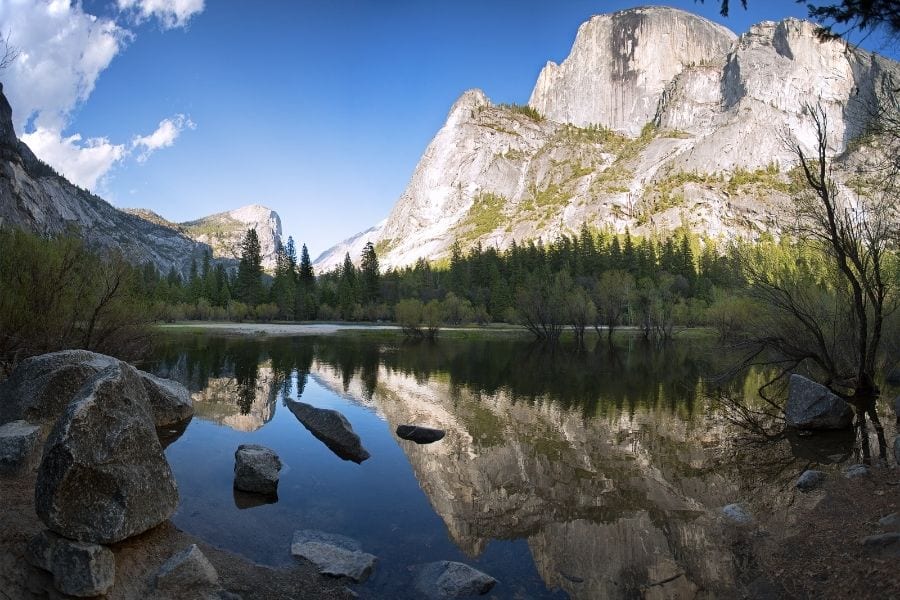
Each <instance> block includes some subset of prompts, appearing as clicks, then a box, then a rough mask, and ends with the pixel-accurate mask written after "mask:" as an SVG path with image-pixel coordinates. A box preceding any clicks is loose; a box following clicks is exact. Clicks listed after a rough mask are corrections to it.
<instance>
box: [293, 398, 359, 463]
mask: <svg viewBox="0 0 900 600" xmlns="http://www.w3.org/2000/svg"><path fill="white" fill-rule="evenodd" d="M287 407H288V409H290V411H291V412H292V413H294V416H295V417H297V420H298V421H300V422H301V423H302V424H303V426H304V427H306V428H307V429H308V430H309V431H310V433H312V434H313V435H314V436H316V438H317V439H318V440H319V441H321V442H322V443H323V444H325V445H326V446H328V448H329V449H330V450H331V451H332V452H334V453H335V454H337V455H338V456H339V457H341V458H342V459H344V460H352V461H353V462H355V463H361V462H363V461H364V460H366V459H367V458H369V456H370V454H369V452H368V451H367V450H366V449H365V448H363V446H362V442H360V440H359V436H358V435H356V432H355V431H353V427H352V426H351V425H350V422H349V421H347V418H346V417H344V415H342V414H341V413H339V412H338V411H336V410H331V409H327V408H316V407H315V406H312V405H310V404H305V403H303V402H295V401H293V400H288V401H287Z"/></svg>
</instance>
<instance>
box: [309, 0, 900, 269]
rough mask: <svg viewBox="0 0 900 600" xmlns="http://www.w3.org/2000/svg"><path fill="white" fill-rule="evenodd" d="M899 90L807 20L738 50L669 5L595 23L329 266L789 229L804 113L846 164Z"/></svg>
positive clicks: (471, 123) (488, 105)
mask: <svg viewBox="0 0 900 600" xmlns="http://www.w3.org/2000/svg"><path fill="white" fill-rule="evenodd" d="M889 79H892V80H893V81H895V82H897V81H900V66H898V64H897V63H895V62H893V61H889V60H887V59H884V58H882V57H879V56H877V55H873V54H870V53H867V52H864V51H862V50H858V49H854V48H848V47H847V46H846V45H845V44H844V43H843V42H841V41H839V40H832V41H822V40H820V39H819V38H818V37H817V36H816V31H815V26H814V25H813V24H811V23H808V22H805V21H800V20H796V19H787V20H785V21H781V22H779V23H775V22H763V23H760V24H758V25H755V26H753V27H751V29H750V31H748V32H747V33H745V34H743V35H741V36H739V37H737V36H735V35H734V34H733V33H731V32H730V31H728V30H727V29H725V28H724V27H721V26H719V25H716V24H714V23H712V22H709V21H707V20H705V19H702V18H700V17H697V16H694V15H691V14H689V13H686V12H683V11H679V10H676V9H671V8H637V9H632V10H627V11H622V12H619V13H615V14H611V15H601V16H597V17H593V18H592V19H591V20H589V21H588V22H587V23H585V24H583V25H582V26H581V28H580V29H579V31H578V34H577V36H576V39H575V43H574V45H573V47H572V50H571V52H570V54H569V56H568V58H566V60H564V61H563V62H562V63H561V64H559V65H556V64H554V63H548V64H547V66H546V67H544V69H543V70H542V71H541V74H540V75H539V77H538V80H537V83H536V85H535V87H534V91H533V92H532V95H531V99H530V102H529V106H528V107H516V106H508V105H495V104H493V103H492V102H491V101H490V100H489V99H488V98H487V97H486V96H485V95H484V93H483V92H481V91H480V90H470V91H467V92H465V93H464V94H463V95H462V97H461V98H460V99H459V100H458V101H457V102H456V103H455V104H454V106H453V107H452V108H451V110H450V113H449V115H448V117H447V121H446V123H445V125H444V126H443V127H442V128H441V130H440V131H439V132H438V133H437V135H436V136H435V138H434V139H433V140H432V141H431V143H430V144H429V145H428V148H427V149H426V151H425V153H424V155H423V156H422V158H421V160H420V161H419V164H418V165H417V167H416V169H415V172H414V173H413V175H412V178H411V179H410V182H409V185H408V187H407V189H406V191H404V193H403V194H402V196H401V197H400V198H399V200H398V201H397V203H396V204H395V205H394V208H393V209H392V211H391V213H390V215H389V216H388V218H387V219H386V220H385V221H384V223H383V224H380V225H379V226H377V227H374V228H372V229H371V230H369V231H368V232H365V233H364V234H359V235H357V236H355V237H354V238H351V239H349V240H347V241H345V242H344V243H342V244H340V245H338V246H336V247H335V248H333V249H331V250H329V251H326V252H325V253H324V254H323V255H322V256H320V257H319V258H318V259H317V261H316V266H317V267H318V269H319V270H320V271H321V270H327V269H329V268H332V267H334V266H336V265H337V264H339V262H340V260H342V259H343V256H344V253H345V252H350V255H351V257H353V258H354V259H357V258H358V257H359V254H360V251H361V250H362V246H363V245H364V244H365V243H366V242H367V241H372V242H373V243H375V244H376V247H377V248H378V249H379V251H380V252H379V258H380V259H381V263H382V265H385V266H400V265H407V264H410V263H412V262H414V261H415V260H417V259H418V258H426V259H437V258H441V257H445V256H447V255H448V253H449V249H450V248H451V247H452V245H453V243H454V242H455V241H457V240H458V241H459V242H460V243H461V245H462V246H463V247H464V248H465V247H470V246H472V245H474V244H475V243H476V242H479V241H480V242H481V243H482V244H483V245H485V246H495V247H498V248H505V247H507V246H509V244H511V243H512V241H513V240H515V241H527V240H535V239H543V240H545V241H547V240H552V239H554V238H556V237H557V236H559V235H561V234H571V233H573V232H577V231H578V230H579V229H580V227H581V225H582V224H583V223H588V224H589V225H591V226H594V227H611V228H612V229H614V230H617V231H620V232H621V231H624V230H625V228H629V229H630V230H631V231H632V232H633V233H638V234H649V233H662V234H664V233H665V232H667V231H671V230H673V229H675V228H677V227H680V226H682V225H688V226H690V227H691V228H692V229H694V230H695V231H698V232H701V233H705V234H708V235H711V236H714V237H723V238H726V239H731V238H734V237H747V238H751V239H752V238H755V237H756V236H757V235H759V234H760V233H762V232H767V231H771V232H776V233H777V232H778V231H779V227H778V223H779V221H780V222H782V223H783V222H785V220H784V216H785V211H786V208H787V206H788V201H789V196H788V187H789V186H788V182H789V176H788V173H789V171H790V170H791V169H792V168H793V166H794V160H793V156H792V154H791V152H790V149H789V147H788V145H787V144H786V143H785V142H784V138H785V137H786V136H787V137H789V138H793V139H796V140H798V141H799V142H800V143H801V144H803V145H806V146H810V145H811V144H812V143H813V141H814V135H813V133H814V132H813V129H812V126H811V124H810V122H809V119H808V118H807V117H806V116H805V105H806V104H807V103H809V102H821V104H822V105H823V106H824V107H825V109H826V111H827V113H828V116H829V121H830V122H829V125H830V131H831V135H832V138H831V145H832V148H833V150H834V154H835V156H836V157H838V159H839V165H840V161H842V160H847V161H852V159H853V157H852V156H849V155H851V154H853V153H854V152H856V153H859V152H864V151H865V148H861V149H860V148H857V149H855V150H853V151H850V150H848V148H851V147H852V145H850V141H851V140H853V139H855V138H857V137H858V136H859V135H860V134H861V133H862V132H863V131H864V129H865V127H866V124H867V113H866V107H867V106H868V105H873V104H877V103H878V101H879V100H878V94H879V90H881V89H882V85H883V83H884V82H885V81H886V80H889ZM895 87H896V86H895ZM838 170H839V171H840V169H838ZM736 175H737V176H736ZM838 175H839V176H840V173H838Z"/></svg>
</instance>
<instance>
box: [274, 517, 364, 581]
mask: <svg viewBox="0 0 900 600" xmlns="http://www.w3.org/2000/svg"><path fill="white" fill-rule="evenodd" d="M291 554H293V555H294V556H297V557H300V558H305V559H306V560H308V561H310V562H311V563H313V564H314V565H316V568H318V570H319V573H322V574H323V575H331V576H332V577H349V578H350V579H352V580H353V581H356V582H361V581H365V580H366V579H368V577H369V575H370V574H371V573H372V569H374V568H375V562H376V561H377V560H378V559H377V558H376V557H375V556H374V555H372V554H369V553H368V552H363V551H362V546H361V545H360V543H359V542H357V541H356V540H354V539H352V538H348V537H346V536H343V535H338V534H336V533H325V532H323V531H316V530H313V529H301V530H299V531H295V532H294V540H293V541H292V542H291Z"/></svg>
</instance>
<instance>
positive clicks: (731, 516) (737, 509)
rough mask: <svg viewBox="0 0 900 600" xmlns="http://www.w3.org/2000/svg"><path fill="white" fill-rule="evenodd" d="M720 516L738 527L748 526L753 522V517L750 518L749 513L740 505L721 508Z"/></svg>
mask: <svg viewBox="0 0 900 600" xmlns="http://www.w3.org/2000/svg"><path fill="white" fill-rule="evenodd" d="M722 514H723V515H725V518H727V519H728V520H729V521H731V522H733V523H737V524H738V525H749V524H750V523H752V522H753V517H752V516H750V513H749V512H748V511H747V509H746V508H744V506H743V505H741V504H729V505H727V506H724V507H722Z"/></svg>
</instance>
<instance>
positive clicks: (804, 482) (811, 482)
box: [797, 469, 825, 492]
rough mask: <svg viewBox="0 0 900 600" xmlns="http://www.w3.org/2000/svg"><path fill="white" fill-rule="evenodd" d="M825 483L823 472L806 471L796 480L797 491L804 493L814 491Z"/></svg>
mask: <svg viewBox="0 0 900 600" xmlns="http://www.w3.org/2000/svg"><path fill="white" fill-rule="evenodd" d="M823 481H825V472H824V471H816V470H814V469H807V470H806V471H803V473H802V474H801V475H800V477H799V479H797V489H799V490H802V491H804V492H806V491H809V490H812V489H815V488H817V487H819V485H821V483H822V482H823Z"/></svg>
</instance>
